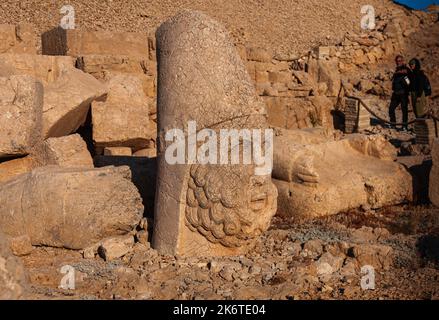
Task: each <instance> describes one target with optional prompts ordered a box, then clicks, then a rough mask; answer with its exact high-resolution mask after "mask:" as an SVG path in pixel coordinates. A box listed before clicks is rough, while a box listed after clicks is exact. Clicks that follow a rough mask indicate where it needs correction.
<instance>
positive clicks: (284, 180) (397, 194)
mask: <svg viewBox="0 0 439 320" xmlns="http://www.w3.org/2000/svg"><path fill="white" fill-rule="evenodd" d="M292 138H293V137H292V136H288V135H279V136H276V137H275V144H274V147H275V149H274V150H275V151H274V168H273V178H275V179H276V180H275V184H276V186H277V187H278V190H279V210H278V214H279V215H280V216H285V217H293V218H298V219H307V218H308V219H309V218H316V217H322V216H327V215H331V214H336V213H339V212H343V211H347V210H349V209H353V208H358V207H360V206H363V207H369V208H380V207H383V206H386V205H392V204H399V203H402V202H404V201H410V200H411V199H412V177H411V175H410V174H409V172H408V171H407V170H406V169H405V168H404V167H403V166H402V165H400V164H398V163H396V162H394V161H393V159H395V158H396V150H395V149H394V147H393V146H392V145H390V143H388V142H387V141H386V140H385V139H384V137H381V136H363V135H354V136H353V137H350V138H348V139H343V140H339V141H334V140H333V139H331V138H327V141H322V142H318V143H313V144H309V143H305V144H303V141H301V142H299V143H298V142H295V141H294V140H293V139H292ZM320 139H321V136H319V137H318V140H320ZM318 140H317V141H318Z"/></svg>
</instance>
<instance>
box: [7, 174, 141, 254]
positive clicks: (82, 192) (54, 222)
mask: <svg viewBox="0 0 439 320" xmlns="http://www.w3.org/2000/svg"><path fill="white" fill-rule="evenodd" d="M142 214H143V206H142V200H141V198H140V195H139V192H138V191H137V189H136V187H135V186H134V185H133V184H132V183H131V172H130V170H129V168H128V167H119V168H115V167H106V168H101V169H80V168H61V167H58V166H46V167H42V168H38V169H35V170H33V171H32V172H30V173H28V174H23V175H20V176H18V177H17V178H15V179H13V180H10V181H8V182H6V183H3V184H1V185H0V228H1V230H2V231H3V232H4V233H5V234H7V235H9V236H12V237H18V236H22V235H28V236H29V237H30V239H31V242H32V244H33V245H47V246H54V247H65V248H70V249H82V248H85V247H87V246H90V245H92V244H94V243H96V242H98V241H99V240H101V239H103V238H106V237H110V236H116V235H123V234H126V233H128V232H130V231H131V230H132V229H133V228H134V226H135V225H136V224H138V222H139V221H140V219H141V217H142Z"/></svg>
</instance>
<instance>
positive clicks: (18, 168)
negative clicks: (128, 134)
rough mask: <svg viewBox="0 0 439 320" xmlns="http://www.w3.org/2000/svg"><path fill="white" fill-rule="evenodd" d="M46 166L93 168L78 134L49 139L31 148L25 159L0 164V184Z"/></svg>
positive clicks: (88, 154) (89, 156)
mask: <svg viewBox="0 0 439 320" xmlns="http://www.w3.org/2000/svg"><path fill="white" fill-rule="evenodd" d="M47 165H58V166H61V167H84V168H93V159H92V157H91V155H90V152H89V151H88V150H87V145H86V143H85V141H84V140H83V139H82V138H81V136H80V135H79V134H72V135H70V136H65V137H59V138H49V139H47V140H45V141H43V142H41V143H38V144H37V145H36V146H35V147H34V148H32V150H31V151H30V154H29V155H28V156H27V157H24V158H18V159H14V160H11V161H6V162H2V163H0V182H2V181H6V180H9V179H11V178H13V177H15V176H17V175H19V174H22V173H26V172H29V171H31V170H33V169H35V168H38V167H43V166H47Z"/></svg>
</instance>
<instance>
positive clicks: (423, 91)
mask: <svg viewBox="0 0 439 320" xmlns="http://www.w3.org/2000/svg"><path fill="white" fill-rule="evenodd" d="M409 66H410V69H411V70H412V72H411V75H410V98H411V101H412V106H413V112H414V113H415V116H416V118H422V117H423V116H424V115H425V112H426V109H427V98H426V97H427V96H429V95H431V86H430V81H429V80H428V78H427V76H426V75H425V73H424V71H422V69H421V62H420V61H419V60H418V59H416V58H413V59H412V60H410V62H409Z"/></svg>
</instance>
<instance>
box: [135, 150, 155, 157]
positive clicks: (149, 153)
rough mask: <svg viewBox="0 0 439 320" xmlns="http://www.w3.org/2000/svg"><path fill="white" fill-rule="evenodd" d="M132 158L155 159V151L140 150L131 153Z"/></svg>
mask: <svg viewBox="0 0 439 320" xmlns="http://www.w3.org/2000/svg"><path fill="white" fill-rule="evenodd" d="M133 156H134V157H147V158H155V157H157V149H155V148H153V149H141V150H139V151H136V152H134V153H133Z"/></svg>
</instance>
